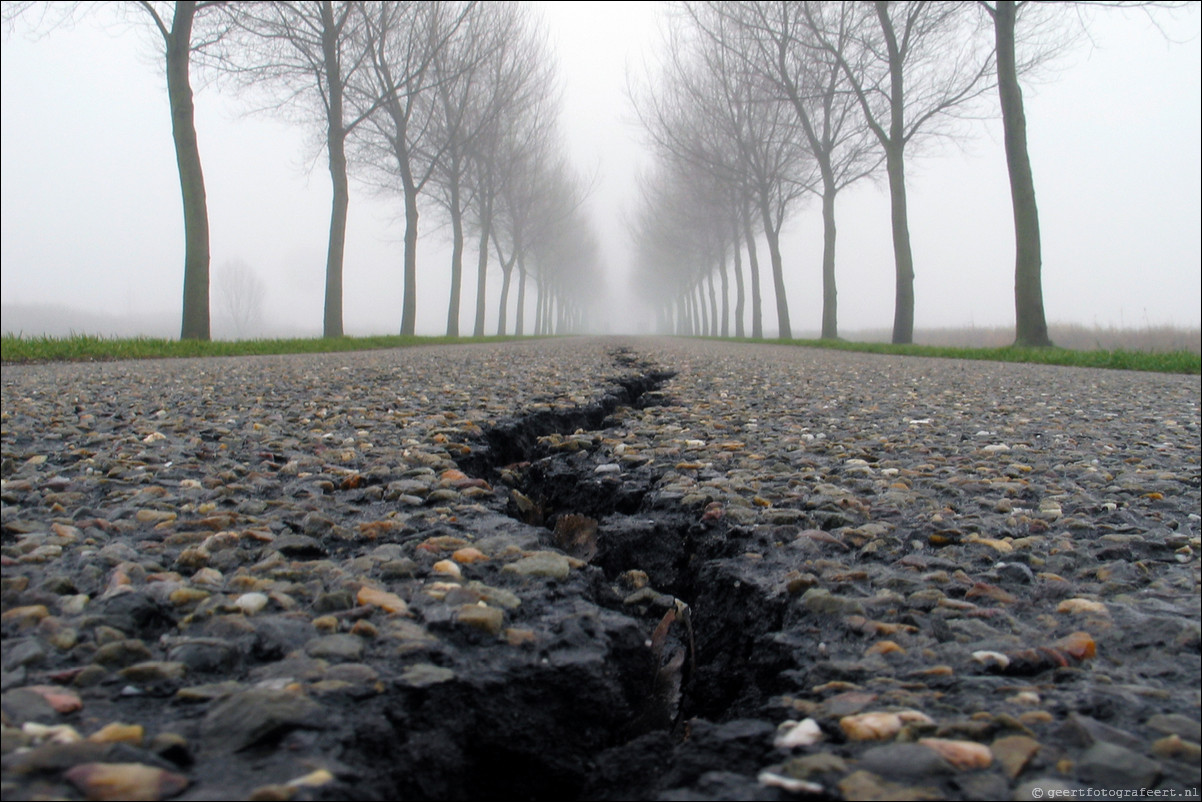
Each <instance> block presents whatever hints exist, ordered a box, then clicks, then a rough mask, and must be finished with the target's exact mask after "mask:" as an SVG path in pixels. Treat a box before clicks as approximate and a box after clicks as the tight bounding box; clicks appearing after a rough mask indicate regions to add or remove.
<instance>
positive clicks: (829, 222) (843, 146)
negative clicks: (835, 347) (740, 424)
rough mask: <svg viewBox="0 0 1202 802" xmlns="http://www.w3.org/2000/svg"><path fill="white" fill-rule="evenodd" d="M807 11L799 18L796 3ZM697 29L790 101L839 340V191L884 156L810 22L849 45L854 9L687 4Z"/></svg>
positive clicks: (828, 331) (829, 322) (829, 311)
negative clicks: (810, 174)
mask: <svg viewBox="0 0 1202 802" xmlns="http://www.w3.org/2000/svg"><path fill="white" fill-rule="evenodd" d="M802 5H804V6H806V10H807V13H803V12H802V9H801V6H802ZM685 8H686V10H687V11H688V14H689V16H690V18H691V19H692V20H693V21H694V24H695V25H696V26H697V27H698V28H699V29H700V30H701V31H703V32H704V33H705V35H706V36H708V37H709V38H710V39H711V40H713V41H714V43H715V45H716V46H718V47H722V48H724V49H726V50H727V51H728V52H729V54H730V56H731V57H732V58H734V59H737V60H738V61H739V62H740V63H742V64H744V65H745V66H746V68H747V69H749V70H752V71H754V72H755V73H756V74H757V75H759V76H761V77H762V78H763V79H764V80H765V81H767V82H768V83H769V84H770V85H771V86H772V87H773V88H774V90H775V92H776V93H777V94H778V95H779V97H781V98H782V99H783V100H784V101H785V102H786V103H788V104H789V105H790V106H791V107H792V109H793V111H794V113H795V115H796V124H797V125H798V127H799V129H800V134H801V141H800V143H799V144H801V145H802V146H803V147H805V148H806V149H807V150H808V151H809V153H810V154H811V156H812V157H813V159H814V162H815V164H816V166H817V169H818V176H819V178H820V183H819V184H818V185H817V187H816V191H817V192H818V194H819V195H820V196H821V198H822V222H823V247H822V337H823V338H827V339H834V338H836V337H838V291H837V289H836V281H835V245H836V236H837V227H836V225H835V198H836V196H837V194H838V193H839V191H840V190H842V189H844V188H845V187H847V186H849V185H850V184H852V183H854V182H856V181H858V180H860V179H861V178H864V177H866V176H868V175H871V174H872V173H873V172H874V171H875V170H876V169H877V168H878V167H879V165H880V163H881V158H882V157H881V156H880V155H879V154H878V153H875V152H873V149H871V148H870V147H869V144H870V139H871V133H870V131H869V129H868V127H867V126H866V125H865V124H864V123H863V119H862V117H861V116H860V114H859V105H858V101H857V100H856V97H855V95H854V94H853V93H852V92H851V91H849V87H848V85H847V79H846V77H845V75H844V73H843V70H842V69H840V67H839V63H838V60H837V59H835V58H833V57H832V56H831V55H830V54H829V53H827V52H826V51H825V50H823V49H822V48H821V47H818V46H817V43H816V41H815V39H816V37H815V31H814V28H813V24H814V22H815V21H818V22H819V24H820V25H821V30H822V31H829V41H830V42H831V44H832V45H833V46H834V47H835V48H838V49H839V50H840V51H842V50H843V49H845V48H847V47H848V45H849V38H850V34H851V30H850V29H851V21H852V19H853V14H854V9H853V8H852V7H851V5H850V4H847V3H819V2H806V3H804V4H802V3H796V2H786V1H785V0H777V1H776V2H727V1H722V2H706V3H687V4H685Z"/></svg>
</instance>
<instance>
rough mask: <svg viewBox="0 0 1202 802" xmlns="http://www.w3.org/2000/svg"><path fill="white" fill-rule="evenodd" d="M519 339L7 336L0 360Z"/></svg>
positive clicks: (65, 359) (192, 354)
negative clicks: (184, 338)
mask: <svg viewBox="0 0 1202 802" xmlns="http://www.w3.org/2000/svg"><path fill="white" fill-rule="evenodd" d="M514 339H518V338H516V337H401V336H395V337H330V338H324V337H314V338H311V339H287V340H233V341H231V340H214V341H208V342H205V341H201V340H166V339H153V338H149V337H135V338H128V339H120V338H107V337H95V336H92V335H75V336H73V337H67V338H56V337H18V336H15V335H12V334H5V335H4V337H3V340H2V341H0V361H2V362H3V363H4V364H6V365H10V364H22V363H29V362H99V361H107V360H113V359H164V358H168V357H197V356H247V355H254V354H316V353H329V352H333V351H370V350H374V349H379V348H406V347H410V346H414V345H447V344H459V343H485V342H504V341H506V340H514Z"/></svg>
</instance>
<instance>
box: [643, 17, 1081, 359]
mask: <svg viewBox="0 0 1202 802" xmlns="http://www.w3.org/2000/svg"><path fill="white" fill-rule="evenodd" d="M1065 13H1066V11H1065V9H1064V8H1055V9H1048V8H1046V7H1042V8H1041V7H1039V6H1038V4H1034V3H1025V2H1013V1H1010V2H1007V1H1005V0H999V2H978V3H951V2H949V3H928V2H887V1H886V0H877V2H865V3H842V2H821V1H812V2H795V1H794V2H789V1H787V0H771V1H770V2H751V1H748V2H739V1H737V0H712V1H702V2H682V3H677V4H676V5H675V13H674V15H673V16H672V18H671V20H670V22H671V25H670V30H669V34H668V41H667V46H666V48H665V51H666V53H665V56H664V59H663V64H662V67H661V74H660V75H658V76H656V78H655V80H653V81H651V82H650V83H649V86H650V87H651V88H649V89H645V90H642V91H636V92H635V93H634V102H635V106H636V108H637V110H638V114H639V117H640V119H641V121H642V123H643V125H644V127H645V129H646V131H647V138H648V139H649V141H650V142H651V143H652V146H653V148H654V151H655V154H656V159H655V167H654V169H653V170H651V171H650V173H649V174H648V175H647V176H645V177H644V179H643V192H642V196H643V197H642V204H641V208H640V212H639V217H638V221H637V222H636V224H635V226H634V229H635V237H636V240H637V243H638V245H637V252H638V254H639V267H640V269H641V275H642V276H643V279H644V281H645V283H646V285H647V286H648V287H649V290H650V293H652V295H653V300H654V301H655V302H657V303H658V309H659V312H658V322H659V325H660V327H661V328H662V329H669V330H676V331H679V332H689V333H707V334H722V335H727V334H728V333H729V331H728V320H729V314H728V309H727V307H728V303H729V301H728V298H727V293H728V286H729V283H730V282H729V273H730V272H733V274H734V279H735V281H734V286H735V314H734V320H735V332H734V333H735V335H736V336H739V335H742V334H743V315H744V311H743V310H744V308H745V287H744V282H743V275H742V273H743V271H742V255H743V254H744V253H745V254H746V256H747V261H748V263H749V272H750V279H751V281H750V284H751V288H750V292H751V298H750V306H751V328H752V331H751V335H752V336H755V337H758V336H762V331H763V323H762V317H761V315H762V312H761V308H760V277H759V264H760V260H759V255H758V253H757V242H760V241H763V242H766V244H767V248H768V255H769V261H770V265H771V271H772V281H773V286H774V290H775V298H776V317H777V321H776V322H777V329H778V331H779V335H780V336H781V337H782V338H788V337H791V336H792V324H791V321H790V318H789V309H788V303H787V300H786V298H785V286H784V280H783V266H782V264H781V253H780V231H781V227H782V225H783V224H784V222H785V220H786V219H787V218H788V217H789V216H790V215H791V214H793V213H794V212H795V211H796V210H797V209H798V207H800V205H801V204H802V203H804V202H805V201H806V200H808V199H811V198H815V197H816V198H817V199H819V200H820V202H821V208H822V221H823V251H822V253H823V256H822V287H823V308H822V337H823V338H835V337H837V336H838V323H837V314H838V295H837V290H836V280H835V254H836V238H837V230H838V229H837V226H836V222H835V200H836V197H837V195H838V193H839V192H840V191H841V190H843V189H844V188H846V187H848V186H849V185H851V184H853V183H854V182H856V181H859V180H860V179H862V178H865V177H868V176H873V175H880V174H881V172H882V171H883V174H884V177H885V180H886V182H887V185H888V190H889V198H890V209H891V215H890V219H891V229H892V240H893V253H894V268H895V269H894V285H895V306H894V322H893V341H894V342H895V343H909V342H911V341H912V339H913V333H914V300H915V299H914V256H913V252H912V248H911V244H910V233H909V222H908V210H907V201H906V165H907V161H908V159H909V158H910V156H911V155H912V153H913V152H916V151H919V150H921V148H922V147H923V146H924V145H926V144H928V143H930V142H931V141H933V140H937V139H939V138H941V137H947V136H950V135H953V134H954V133H955V132H956V130H957V129H956V126H955V123H956V121H957V120H958V119H959V118H961V117H963V116H964V115H966V114H969V113H974V114H975V113H980V112H981V111H982V109H983V106H982V101H983V100H984V98H985V97H986V96H987V94H988V93H990V92H991V91H992V90H993V89H994V88H997V89H998V90H999V97H1000V105H1001V109H1002V116H1003V126H1004V131H1005V144H1006V155H1007V162H1008V167H1009V170H1010V176H1011V185H1012V195H1013V205H1014V213H1015V230H1016V242H1017V245H1016V263H1015V310H1016V342H1017V343H1018V344H1022V345H1032V346H1043V345H1049V344H1050V341H1049V340H1048V334H1047V324H1046V322H1045V318H1044V311H1043V297H1042V290H1041V271H1042V264H1041V258H1040V251H1039V225H1038V215H1037V211H1036V205H1035V193H1034V182H1033V178H1032V176H1031V169H1030V161H1029V159H1028V157H1027V150H1026V133H1025V119H1024V116H1023V108H1022V94H1021V90H1020V88H1019V83H1018V78H1019V76H1020V75H1022V74H1023V73H1024V71H1025V70H1027V69H1029V68H1031V67H1032V66H1034V65H1035V64H1037V63H1038V62H1039V60H1040V59H1042V58H1047V57H1048V56H1049V55H1050V54H1051V53H1052V52H1053V51H1054V50H1055V48H1056V46H1057V41H1056V40H1055V39H1049V38H1047V37H1046V35H1045V36H1043V38H1039V35H1040V34H1044V33H1045V27H1044V26H1046V24H1047V22H1048V20H1053V21H1055V20H1054V17H1055V16H1056V15H1060V16H1061V17H1063V15H1064V14H1065ZM1024 26H1025V27H1024ZM1016 32H1017V33H1016ZM1023 33H1028V34H1029V36H1027V44H1028V45H1029V47H1028V48H1027V49H1026V52H1025V53H1024V49H1023V48H1022V47H1021V45H1022V44H1023V39H1024V37H1023V35H1022V34H1023ZM1037 40H1038V41H1037ZM1031 45H1037V46H1031ZM731 267H733V271H731V269H730V268H731ZM715 275H717V276H718V278H719V281H720V284H721V299H722V300H721V307H722V308H721V312H720V313H719V311H718V305H719V304H718V297H717V294H716V291H715V286H714V276H715ZM707 286H708V291H709V303H708V308H707V303H706V299H705V295H706V292H705V289H706V287H707Z"/></svg>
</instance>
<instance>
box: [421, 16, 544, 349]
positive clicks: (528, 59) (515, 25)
mask: <svg viewBox="0 0 1202 802" xmlns="http://www.w3.org/2000/svg"><path fill="white" fill-rule="evenodd" d="M540 46H541V40H540V39H539V37H538V36H537V33H536V30H535V28H534V27H533V23H532V22H531V19H530V14H529V12H528V10H527V8H526V7H524V6H519V5H516V4H512V3H490V4H480V5H477V6H474V7H473V8H472V10H471V12H470V13H469V14H468V15H467V17H466V19H465V21H464V22H463V24H462V25H461V26H460V35H459V36H457V37H455V39H453V40H452V41H451V43H450V44H449V46H448V47H446V48H444V49H443V50H442V51H441V52H440V54H439V55H438V56H437V57H436V59H435V69H436V73H437V75H438V76H439V77H438V79H437V80H436V90H435V92H433V93H432V95H431V97H432V98H433V102H434V104H435V109H434V115H433V120H434V125H435V126H436V128H437V131H436V134H435V136H436V138H437V139H438V140H440V141H445V143H446V147H445V148H444V149H443V151H442V157H441V159H439V160H438V162H437V163H436V164H435V171H434V176H433V185H434V188H435V192H434V193H432V194H433V196H434V198H435V199H436V200H437V202H438V203H439V205H440V206H442V207H443V208H444V209H445V210H446V212H447V214H448V217H449V219H450V223H451V242H452V249H451V297H450V304H449V306H448V310H447V333H448V334H450V335H457V334H458V333H459V314H460V293H461V284H462V272H463V269H462V268H463V264H462V262H463V251H464V227H465V222H466V221H465V215H468V213H469V212H470V213H471V217H472V218H473V219H472V221H471V222H472V223H473V224H474V227H475V229H476V232H477V239H478V246H477V254H476V256H477V261H476V308H475V325H474V334H475V335H476V336H481V335H483V333H484V316H485V304H486V298H487V276H488V253H489V242H490V239H491V228H492V218H493V209H494V206H495V204H496V199H497V195H498V192H499V191H500V188H501V186H500V184H501V182H502V181H503V179H504V177H505V174H506V169H505V165H503V164H501V163H500V161H499V158H498V157H499V155H500V153H501V149H502V148H503V141H504V140H505V139H506V136H507V135H508V132H510V131H511V130H512V129H514V128H520V129H521V130H522V131H523V133H526V128H525V126H524V124H523V122H522V119H521V118H522V116H523V115H525V114H526V109H527V108H529V107H530V106H531V105H532V104H535V103H538V102H540V101H541V100H542V98H543V96H544V95H545V94H546V93H547V92H549V91H550V90H549V88H548V85H549V83H550V78H549V75H550V73H549V67H550V60H549V59H548V58H547V56H546V54H545V53H543V52H541V47H540ZM444 76H445V77H444Z"/></svg>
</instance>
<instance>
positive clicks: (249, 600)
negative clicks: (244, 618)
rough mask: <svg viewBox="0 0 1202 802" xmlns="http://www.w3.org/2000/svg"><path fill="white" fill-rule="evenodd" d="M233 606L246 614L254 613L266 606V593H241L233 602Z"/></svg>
mask: <svg viewBox="0 0 1202 802" xmlns="http://www.w3.org/2000/svg"><path fill="white" fill-rule="evenodd" d="M234 606H235V607H237V608H238V609H239V610H241V611H242V612H243V613H245V614H246V615H254V614H255V613H257V612H259V611H260V610H262V609H263V608H264V607H266V606H267V595H266V594H264V593H254V592H252V593H243V594H242V595H241V596H239V597H238V599H237V601H235V602H234Z"/></svg>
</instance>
